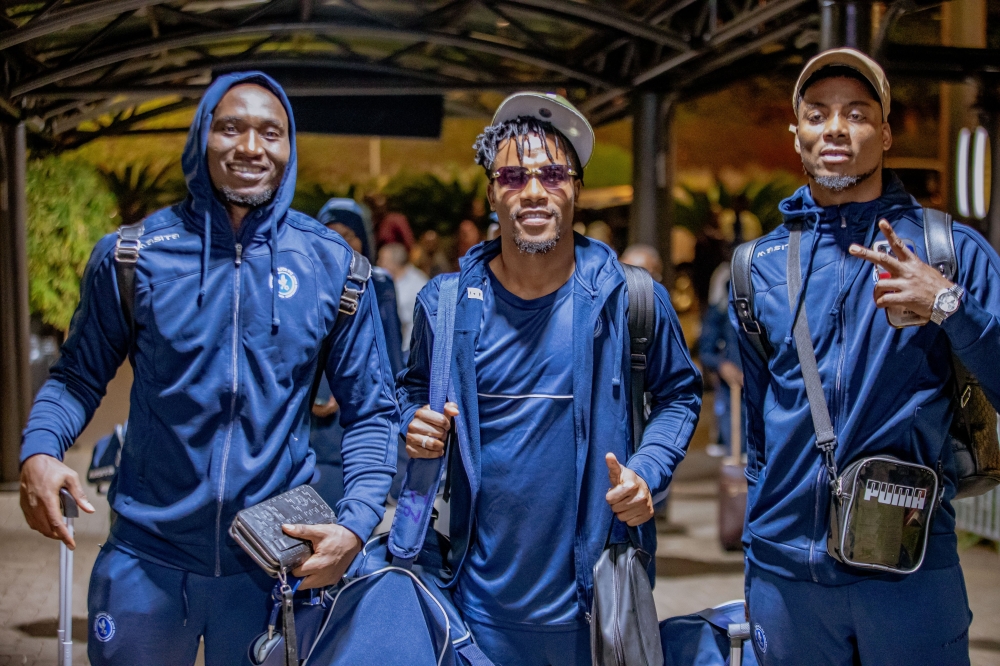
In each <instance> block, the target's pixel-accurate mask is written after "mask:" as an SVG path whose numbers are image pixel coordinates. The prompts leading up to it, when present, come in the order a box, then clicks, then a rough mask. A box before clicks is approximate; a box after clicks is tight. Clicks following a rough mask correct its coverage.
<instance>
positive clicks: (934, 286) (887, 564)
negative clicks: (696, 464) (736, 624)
mask: <svg viewBox="0 0 1000 666" xmlns="http://www.w3.org/2000/svg"><path fill="white" fill-rule="evenodd" d="M793 107H794V109H795V113H796V119H797V124H796V125H795V126H793V127H792V130H793V132H794V133H795V149H796V151H797V152H798V153H799V154H800V155H801V157H802V166H803V168H804V170H805V173H806V175H807V176H808V180H809V182H808V184H807V185H806V186H804V187H802V188H801V189H800V190H799V191H798V192H796V193H795V194H794V195H793V196H791V197H789V198H788V199H786V200H785V201H783V202H782V203H781V205H780V208H781V212H782V214H783V215H784V218H785V224H784V225H783V226H781V227H780V228H778V229H776V230H775V231H773V232H772V233H770V234H768V235H767V236H765V237H764V238H762V239H760V240H759V241H756V244H755V245H747V246H743V247H741V248H740V249H739V250H737V253H736V257H735V258H734V261H733V276H734V277H733V298H732V301H731V309H730V319H731V320H732V323H733V325H734V326H736V327H737V332H738V338H739V344H740V355H741V359H742V362H743V371H744V384H745V390H746V393H745V395H746V405H747V433H746V434H747V457H748V461H747V471H746V475H747V478H748V480H749V495H748V501H747V505H748V508H747V524H746V529H745V531H744V536H743V541H744V547H745V549H746V554H747V581H746V587H747V600H748V605H749V619H750V623H751V628H752V632H753V644H754V648H755V650H756V654H757V658H758V661H759V662H760V663H761V664H763V665H766V666H772V665H775V664H780V665H783V664H789V665H792V664H794V665H799V664H833V665H836V666H841V665H844V666H848V665H852V664H865V665H867V664H872V665H877V666H884V665H892V664H900V665H903V664H906V665H913V664H927V665H931V664H933V665H935V666H949V665H953V664H963V665H964V664H968V663H969V635H968V629H969V623H970V621H971V613H970V611H969V605H968V599H967V597H966V592H965V583H964V580H963V577H962V570H961V567H960V565H959V559H958V553H957V549H956V537H955V514H954V511H953V509H952V508H951V500H952V498H954V496H955V493H956V488H957V484H958V480H959V475H958V473H957V468H956V458H955V455H954V453H953V448H952V437H951V434H950V433H949V429H950V428H951V427H952V417H953V414H954V412H955V409H956V408H955V401H954V398H953V397H954V395H955V389H954V383H953V382H954V379H953V363H952V354H953V353H954V354H955V357H956V358H957V359H958V360H960V361H961V363H962V364H963V365H964V366H965V367H966V368H968V369H969V370H970V371H971V372H972V373H974V374H975V375H976V376H977V377H978V379H979V381H980V383H981V385H982V388H983V391H984V392H985V395H986V398H987V399H988V400H989V402H991V403H992V404H993V405H1000V366H998V365H997V362H996V359H997V358H1000V322H998V321H997V316H998V314H1000V289H998V287H1000V273H998V269H1000V258H998V257H997V254H996V252H994V250H993V249H992V248H990V247H989V245H988V244H987V243H986V242H985V240H984V239H983V238H982V237H981V236H980V235H979V234H978V233H976V232H975V231H973V230H971V229H969V228H968V227H966V226H964V225H961V224H954V226H953V227H952V228H950V229H949V226H948V225H949V224H950V220H948V219H946V218H944V216H943V215H942V214H940V213H938V212H936V211H929V210H925V209H922V208H921V207H920V204H918V203H917V201H916V200H915V199H914V198H913V197H911V196H910V195H909V194H907V193H906V191H905V190H904V189H903V185H902V183H901V182H900V180H899V178H898V177H897V176H896V175H895V174H894V173H893V172H892V171H890V170H888V169H884V168H883V166H882V161H883V155H884V153H885V152H886V151H887V150H889V148H890V146H891V145H892V133H891V131H890V129H889V124H888V117H889V108H890V93H889V84H888V82H887V81H886V78H885V73H884V72H883V71H882V68H881V67H879V66H878V64H877V63H875V62H874V61H873V60H871V59H870V58H868V57H867V56H865V55H864V54H862V53H860V52H858V51H854V50H851V49H836V50H832V51H827V52H824V53H821V54H820V55H818V56H816V58H814V59H813V60H811V61H810V62H809V63H808V64H807V65H806V66H805V68H804V69H803V71H802V74H801V76H800V77H799V80H798V82H797V84H796V86H795V90H794V92H793ZM925 226H928V228H930V229H932V230H933V229H939V230H940V232H939V235H938V236H936V238H943V239H944V242H943V243H939V242H937V241H935V240H934V239H933V238H932V240H931V241H930V242H927V241H925V235H924V230H925ZM949 239H951V240H952V242H953V261H952V262H951V264H953V265H955V266H956V268H957V270H955V271H954V272H953V273H952V272H949V271H946V270H944V269H943V268H942V267H945V268H946V264H947V262H938V261H937V260H935V262H934V264H935V266H934V267H931V266H930V265H928V263H927V257H928V250H927V248H928V246H931V247H932V249H935V251H936V248H940V247H943V246H944V245H947V244H948V241H949ZM939 269H941V270H939ZM945 272H948V273H949V274H951V275H952V277H951V278H950V279H949V278H946V277H944V276H943V273H945ZM741 275H743V276H746V279H745V280H744V284H745V285H748V286H746V287H744V288H741V287H740V285H739V284H738V281H739V280H738V278H739V277H740V276H741ZM952 279H953V280H954V283H953V282H952V281H951V280H952ZM790 292H791V293H790ZM793 311H794V312H795V313H796V316H795V317H793V315H792V312H793ZM800 359H801V361H800ZM963 404H964V403H963ZM987 409H988V407H987ZM918 468H920V469H921V471H919V472H918V471H917V470H918ZM852 470H855V471H856V472H857V474H858V477H857V478H859V479H861V478H862V477H863V475H866V474H869V473H870V472H871V471H872V470H882V471H886V470H888V472H887V473H888V474H892V475H894V476H891V477H886V478H882V479H881V480H880V479H876V478H870V479H869V481H867V485H865V484H864V483H862V484H859V485H858V486H853V485H852V477H851V472H852ZM904 473H905V474H910V476H908V477H906V478H910V479H916V480H914V481H907V482H903V483H900V482H898V478H899V475H901V474H904ZM934 477H936V480H935V479H934ZM893 479H897V482H896V483H893ZM858 488H860V490H859V489H858ZM852 489H853V495H852ZM925 492H926V494H924V493H925ZM852 496H853V503H851V497H852ZM924 498H926V499H924ZM831 506H833V507H837V506H841V507H845V511H846V512H854V513H844V514H843V515H845V516H848V518H844V519H843V520H840V521H833V520H831ZM850 516H855V517H857V516H868V517H872V516H874V517H876V518H877V520H873V521H870V522H867V523H866V522H864V520H860V521H859V520H858V519H855V518H851V517H850Z"/></svg>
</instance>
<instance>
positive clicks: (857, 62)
mask: <svg viewBox="0 0 1000 666" xmlns="http://www.w3.org/2000/svg"><path fill="white" fill-rule="evenodd" d="M834 66H840V67H849V68H851V69H853V70H854V71H856V72H857V73H858V74H860V75H861V76H863V77H865V80H866V81H868V83H870V84H871V86H872V88H874V89H875V92H876V94H878V100H879V102H880V103H881V104H882V122H888V120H889V103H890V102H891V101H892V98H891V96H890V95H889V81H888V80H887V79H886V78H885V71H884V70H883V69H882V67H881V66H880V65H879V64H878V63H877V62H875V61H874V60H872V59H871V58H869V57H868V56H866V55H865V54H864V53H862V52H861V51H858V50H856V49H850V48H840V49H830V50H828V51H823V52H822V53H820V54H819V55H817V56H815V57H814V58H813V59H812V60H810V61H809V62H807V63H806V66H805V67H803V68H802V73H801V74H799V80H798V81H796V83H795V90H794V91H793V92H792V108H793V109H795V115H796V116H798V115H799V97H800V96H801V95H802V86H804V85H805V84H806V83H808V82H809V79H811V78H812V76H813V74H815V73H816V72H818V71H820V70H822V69H826V68H827V67H834Z"/></svg>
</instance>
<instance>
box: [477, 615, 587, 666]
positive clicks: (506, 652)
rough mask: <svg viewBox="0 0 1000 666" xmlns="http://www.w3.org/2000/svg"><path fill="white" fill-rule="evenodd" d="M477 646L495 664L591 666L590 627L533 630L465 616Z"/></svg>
mask: <svg viewBox="0 0 1000 666" xmlns="http://www.w3.org/2000/svg"><path fill="white" fill-rule="evenodd" d="M466 624H468V625H469V629H470V630H471V631H472V637H473V638H474V639H476V645H478V646H479V649H480V650H482V651H483V654H485V655H486V656H487V657H489V658H490V661H492V662H493V663H494V665H495V666H590V663H591V662H590V628H589V627H587V626H583V627H581V628H579V629H575V630H574V629H569V630H563V631H557V630H552V631H544V630H543V631H530V630H522V629H510V628H507V627H495V626H493V625H490V624H483V623H481V622H475V621H472V620H469V619H466Z"/></svg>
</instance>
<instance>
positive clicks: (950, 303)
mask: <svg viewBox="0 0 1000 666" xmlns="http://www.w3.org/2000/svg"><path fill="white" fill-rule="evenodd" d="M934 305H935V306H936V307H937V308H938V309H939V310H942V311H943V312H945V313H947V314H951V313H952V312H954V311H955V310H957V309H958V294H956V293H955V292H954V291H952V290H950V289H949V290H948V291H946V292H944V293H941V294H939V295H938V297H937V303H935V304H934Z"/></svg>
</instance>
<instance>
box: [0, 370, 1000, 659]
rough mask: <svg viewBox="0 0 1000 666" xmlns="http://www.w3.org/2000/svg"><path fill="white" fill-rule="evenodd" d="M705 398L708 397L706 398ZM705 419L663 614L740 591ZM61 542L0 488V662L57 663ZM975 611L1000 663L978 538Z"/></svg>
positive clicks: (664, 583) (997, 565)
mask: <svg viewBox="0 0 1000 666" xmlns="http://www.w3.org/2000/svg"><path fill="white" fill-rule="evenodd" d="M129 380H130V377H129V376H128V371H127V368H126V369H125V372H124V374H123V376H121V377H119V378H118V379H116V380H115V382H114V383H113V385H112V386H111V387H110V389H109V397H108V400H106V404H105V405H103V406H102V408H101V410H100V411H99V412H98V414H97V415H96V416H95V418H94V421H93V422H92V423H91V426H90V427H89V428H88V430H87V432H85V433H84V435H83V436H81V438H80V442H79V443H78V445H77V446H76V447H74V449H73V450H71V451H70V453H69V455H68V457H67V461H68V462H69V464H70V465H72V466H73V467H74V468H75V469H77V470H78V471H80V472H81V473H82V472H83V471H84V470H85V468H86V465H87V463H88V462H89V449H90V447H91V446H92V445H93V442H94V441H95V440H96V439H97V437H99V436H101V435H103V434H104V433H107V432H109V431H110V429H111V427H112V426H113V424H114V423H115V422H117V420H120V418H121V417H122V415H123V411H122V410H123V404H124V403H123V401H124V397H123V396H125V395H127V386H128V382H129ZM709 404H710V403H709ZM706 440H707V434H706V427H705V426H704V425H703V426H702V427H701V428H699V433H698V435H697V436H696V439H695V442H694V445H693V451H692V453H691V455H690V456H689V458H688V459H687V460H686V461H685V462H684V463H683V464H682V467H681V469H680V470H679V473H678V478H677V480H676V482H675V485H674V490H673V503H672V505H671V509H670V519H671V523H673V524H674V525H676V526H678V527H679V529H680V531H681V533H679V534H669V535H661V539H660V548H659V552H658V553H657V563H658V567H659V571H660V573H661V574H662V575H661V576H660V577H659V578H658V580H657V585H656V589H655V592H654V596H655V598H656V606H657V611H658V613H659V615H660V617H661V618H664V617H669V616H673V615H682V614H687V613H692V612H695V611H698V610H701V609H703V608H706V607H708V606H712V605H716V604H718V603H721V602H723V601H727V600H730V599H736V598H741V597H742V596H743V576H742V570H743V565H742V556H741V555H740V554H738V553H737V554H733V553H725V552H723V551H722V550H721V548H720V547H719V545H718V541H717V539H718V535H717V531H716V511H717V503H716V500H715V495H716V490H715V480H714V472H715V470H716V469H717V464H718V463H717V461H716V460H713V459H710V458H708V457H707V456H706V455H705V454H704V451H703V448H704V443H705V441H706ZM90 495H91V498H92V499H96V501H95V502H94V503H95V505H96V506H97V508H98V512H97V514H95V515H92V516H86V517H84V518H82V519H80V520H79V521H78V529H77V542H78V544H79V546H78V548H77V551H76V555H75V584H74V590H73V595H74V597H73V615H74V623H73V629H74V631H73V634H74V640H75V645H74V648H75V649H74V664H77V665H80V664H86V663H87V660H86V645H85V641H86V634H87V631H86V614H87V613H86V608H87V606H86V593H87V579H88V576H89V572H90V568H91V566H92V564H93V562H94V559H95V558H96V557H97V552H98V549H99V545H100V543H101V542H102V541H103V539H104V538H105V536H106V534H107V529H108V520H107V515H108V514H107V504H106V502H104V501H103V498H95V497H94V493H93V492H91V493H90ZM58 563H59V548H58V546H57V545H56V544H55V543H54V542H52V541H49V540H48V539H45V538H43V537H41V536H39V535H37V534H35V533H33V532H31V531H30V530H29V529H28V528H27V526H26V525H25V524H24V520H23V517H22V516H21V512H20V509H19V507H18V498H17V495H16V494H14V493H0V666H6V665H8V664H10V665H15V664H24V665H26V666H32V665H36V666H43V665H44V666H54V664H55V663H56V644H55V643H56V642H55V629H56V617H57V601H58ZM962 564H963V567H964V570H965V576H966V582H967V586H968V589H969V603H970V605H971V607H972V609H973V612H974V614H975V619H974V621H973V624H972V628H971V631H970V637H971V643H972V651H971V654H972V663H973V664H974V666H1000V554H998V553H997V552H996V551H993V550H990V549H988V548H985V547H982V546H977V547H974V548H970V549H967V550H965V551H963V552H962Z"/></svg>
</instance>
